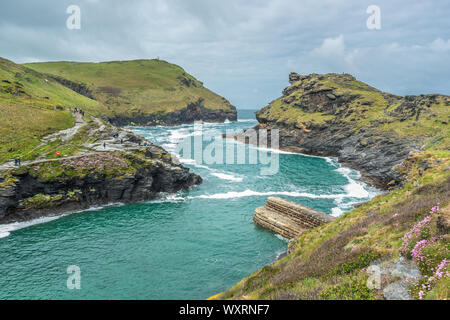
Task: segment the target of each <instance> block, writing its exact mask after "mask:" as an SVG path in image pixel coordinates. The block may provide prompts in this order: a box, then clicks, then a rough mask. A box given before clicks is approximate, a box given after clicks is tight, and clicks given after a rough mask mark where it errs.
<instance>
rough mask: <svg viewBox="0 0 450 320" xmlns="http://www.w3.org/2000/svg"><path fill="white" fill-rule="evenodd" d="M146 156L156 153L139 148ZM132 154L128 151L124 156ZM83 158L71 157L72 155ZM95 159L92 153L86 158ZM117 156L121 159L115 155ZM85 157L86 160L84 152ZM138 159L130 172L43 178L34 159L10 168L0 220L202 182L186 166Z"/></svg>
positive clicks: (139, 197) (147, 196) (145, 196)
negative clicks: (18, 167)
mask: <svg viewBox="0 0 450 320" xmlns="http://www.w3.org/2000/svg"><path fill="white" fill-rule="evenodd" d="M142 152H144V153H145V154H146V155H147V157H149V158H152V157H155V156H156V155H155V154H154V153H152V152H151V151H150V149H146V150H142ZM130 158H131V157H130V156H128V159H130ZM78 159H82V158H72V159H71V161H77V160H78ZM91 159H95V157H94V156H92V157H89V160H91ZM117 159H121V158H120V157H118V158H117ZM83 160H84V161H89V160H88V159H87V158H85V159H83ZM134 160H135V161H140V162H141V161H142V162H141V163H140V164H134V165H136V168H135V169H134V170H131V171H130V172H126V173H125V172H124V173H121V172H117V173H114V174H109V173H107V172H90V173H87V174H81V175H77V176H71V177H68V176H66V175H64V174H62V175H61V176H59V177H58V178H56V177H55V178H52V179H47V178H44V177H42V176H41V175H39V174H36V173H35V172H34V171H35V168H36V166H38V165H39V166H45V162H44V163H35V164H34V165H33V166H25V167H22V168H20V169H18V170H13V171H12V172H11V173H9V174H8V178H7V180H9V183H8V182H7V183H5V178H4V177H3V178H2V179H0V184H1V183H2V182H3V183H4V185H3V186H2V187H0V223H8V222H14V221H25V220H30V219H34V218H37V217H41V216H45V215H55V214H61V213H64V212H67V211H72V210H80V209H87V208H89V207H90V206H93V205H103V204H108V203H119V202H120V203H130V202H137V201H143V200H151V199H154V198H156V197H157V196H158V195H160V193H162V192H168V193H172V192H177V191H179V190H183V189H187V188H189V187H191V186H193V185H195V184H198V183H200V182H201V178H200V177H199V176H197V175H195V174H192V173H190V172H189V169H187V168H185V167H182V166H180V165H177V164H174V163H172V162H169V161H149V162H148V163H146V161H145V160H138V159H137V158H136V159H134Z"/></svg>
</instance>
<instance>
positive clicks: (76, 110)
mask: <svg viewBox="0 0 450 320" xmlns="http://www.w3.org/2000/svg"><path fill="white" fill-rule="evenodd" d="M73 113H74V114H75V113H79V114H81V115H82V116H83V117H84V111H83V110H81V109H78V108H75V109H74V110H73Z"/></svg>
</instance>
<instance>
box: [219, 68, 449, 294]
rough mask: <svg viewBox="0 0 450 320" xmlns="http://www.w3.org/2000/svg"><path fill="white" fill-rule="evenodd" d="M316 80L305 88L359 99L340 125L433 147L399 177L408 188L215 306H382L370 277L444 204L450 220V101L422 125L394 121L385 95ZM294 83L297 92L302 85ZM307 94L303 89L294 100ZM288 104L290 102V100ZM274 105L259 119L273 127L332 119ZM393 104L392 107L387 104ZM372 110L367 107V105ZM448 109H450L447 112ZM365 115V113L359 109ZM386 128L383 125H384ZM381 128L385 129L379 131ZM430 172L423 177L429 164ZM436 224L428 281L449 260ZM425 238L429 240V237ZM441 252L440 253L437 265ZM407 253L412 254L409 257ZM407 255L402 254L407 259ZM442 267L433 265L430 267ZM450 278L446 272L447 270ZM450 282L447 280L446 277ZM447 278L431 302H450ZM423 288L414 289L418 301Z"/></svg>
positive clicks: (338, 224)
mask: <svg viewBox="0 0 450 320" xmlns="http://www.w3.org/2000/svg"><path fill="white" fill-rule="evenodd" d="M319 77H320V76H319V75H313V76H312V77H311V78H310V79H308V80H307V81H315V82H316V83H317V82H320V83H322V84H323V87H325V88H333V90H334V91H333V92H334V93H337V94H352V95H354V94H358V95H359V97H358V98H357V99H356V100H353V101H352V103H351V104H350V105H349V106H348V107H349V108H351V109H353V110H354V112H353V116H351V117H349V118H342V119H340V121H347V122H349V123H350V122H351V124H352V126H353V127H354V130H358V128H361V127H364V126H374V127H375V128H376V130H378V131H379V133H380V134H383V132H386V131H391V130H392V131H395V132H396V133H397V134H398V135H399V136H400V137H405V136H425V137H427V138H428V139H427V140H428V141H427V144H426V145H425V148H424V150H423V151H420V152H419V151H417V152H415V153H414V155H412V156H411V158H409V159H408V160H406V161H405V162H404V163H403V164H402V165H401V166H400V167H399V168H398V170H400V171H403V172H405V173H407V180H406V182H405V184H404V186H403V187H401V188H399V189H392V190H390V191H389V193H388V194H386V195H380V196H377V197H376V198H374V199H373V200H372V201H370V202H368V203H365V204H364V205H362V206H360V207H358V208H356V209H354V210H352V211H351V212H348V213H346V214H344V215H343V216H342V217H340V218H339V219H337V220H336V221H334V222H332V223H330V224H327V225H324V226H321V227H319V228H316V229H314V230H309V231H307V232H305V233H304V234H302V235H301V236H300V237H298V238H297V239H295V240H294V241H293V242H292V243H291V244H290V246H291V249H292V253H291V254H290V255H288V256H287V257H285V258H283V259H281V260H280V261H277V262H275V263H274V264H273V265H271V266H266V267H264V268H262V269H261V270H259V271H257V272H255V273H254V274H252V275H250V276H249V277H247V278H245V279H243V280H242V281H240V282H239V283H238V284H236V285H235V286H234V287H233V288H231V289H229V290H228V291H226V292H224V293H221V294H218V295H216V296H214V297H213V298H215V299H377V298H382V293H381V292H380V291H377V290H370V289H368V288H367V286H366V280H367V278H368V275H367V273H366V272H363V271H364V268H366V267H367V266H368V265H369V264H370V263H371V262H373V261H376V260H386V261H389V260H396V259H398V257H399V255H400V254H401V251H402V243H403V240H402V238H403V236H404V235H405V233H406V232H408V231H409V230H411V229H412V227H413V226H414V224H416V223H417V222H418V221H420V220H422V219H423V218H424V217H425V216H426V215H427V214H428V212H429V211H430V209H431V207H432V206H434V205H436V204H437V203H440V205H441V210H440V214H441V215H444V214H445V215H447V216H448V215H450V204H449V201H450V191H449V186H450V135H449V126H448V124H446V122H447V121H448V119H449V115H450V114H449V106H448V97H445V96H440V97H439V98H438V100H437V103H435V104H434V105H432V106H430V112H428V113H425V115H424V116H422V117H420V118H419V120H418V121H415V120H414V119H413V120H408V119H407V120H403V121H400V120H398V119H396V118H393V117H390V116H389V115H388V114H387V112H385V111H386V110H387V111H388V112H389V111H391V110H394V109H395V107H397V106H398V105H400V103H401V102H402V99H403V98H401V97H395V96H392V95H388V94H384V93H382V92H380V91H378V90H376V89H374V88H372V87H370V86H368V85H366V84H364V83H362V82H359V81H356V80H354V79H351V77H343V76H341V75H334V74H332V75H326V77H321V78H322V79H319ZM298 84H299V83H298V82H297V83H294V84H293V85H294V86H295V85H298ZM302 94H304V91H303V89H301V88H299V89H297V90H295V91H293V92H292V93H291V94H290V95H291V96H295V97H296V98H298V97H300V98H301V96H302ZM284 98H286V97H284ZM284 98H280V99H277V100H275V101H273V102H272V103H271V104H270V105H269V106H267V107H266V108H264V109H262V110H261V111H260V116H262V117H263V118H266V119H268V120H269V121H276V122H279V121H281V122H284V123H286V122H288V123H293V122H297V123H299V124H300V125H301V124H304V125H307V124H308V123H310V122H323V121H325V120H329V119H332V118H333V117H335V116H334V115H329V114H324V113H321V112H316V113H308V112H305V111H303V110H302V109H300V108H296V107H294V106H293V105H290V104H287V103H285V102H284V101H283V99H284ZM388 100H389V101H388ZM363 102H368V103H369V104H364V105H363V104H362V103H363ZM446 103H447V105H446ZM363 108H364V109H367V111H365V112H362V111H361V109H363ZM380 120H385V121H382V122H385V123H381V124H380V123H379V121H380ZM377 124H379V125H377ZM424 163H426V164H427V165H428V166H429V168H428V169H426V170H424V166H423V164H424ZM436 219H437V217H436V216H434V217H433V219H432V222H431V223H430V230H429V233H428V234H427V237H428V239H430V238H432V237H438V240H437V241H436V244H435V245H434V247H433V246H432V247H431V248H429V249H427V250H429V251H430V253H429V255H428V256H427V259H428V258H429V259H430V261H431V262H430V261H427V263H423V264H419V269H420V270H421V272H422V274H423V275H425V276H427V275H432V274H433V273H434V272H435V270H436V266H437V264H438V263H439V262H440V261H442V259H443V258H446V259H449V260H450V255H449V241H448V240H449V237H448V234H447V235H444V236H442V235H439V232H438V230H437V228H436ZM424 236H425V235H424ZM437 250H440V251H439V252H440V253H439V254H438V255H437V257H436V256H435V254H436V252H438V251H437ZM408 252H409V251H408ZM408 252H403V254H407V253H408ZM433 259H434V260H436V261H434V262H433V261H432V260H433ZM447 270H448V269H447ZM444 274H445V273H444ZM449 283H450V281H449V278H448V276H447V277H445V276H444V277H443V278H441V279H439V280H437V281H435V282H433V284H432V285H431V291H429V292H428V291H426V290H425V291H426V294H425V296H424V297H425V298H428V299H448V298H449ZM419 291H420V288H417V287H412V288H411V293H412V294H413V297H415V298H418V292H419Z"/></svg>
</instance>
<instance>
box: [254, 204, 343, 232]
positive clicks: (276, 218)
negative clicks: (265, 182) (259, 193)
mask: <svg viewBox="0 0 450 320" xmlns="http://www.w3.org/2000/svg"><path fill="white" fill-rule="evenodd" d="M334 219H335V218H334V217H332V216H330V215H327V214H326V213H323V212H320V211H317V210H313V209H311V208H308V207H305V206H303V205H301V204H298V203H295V202H292V201H288V200H285V199H282V198H278V197H270V198H268V199H267V203H266V205H265V206H264V207H259V208H256V210H255V214H254V216H253V221H254V222H255V223H256V224H257V225H259V226H261V227H263V228H265V229H269V230H272V231H274V232H276V233H278V234H280V235H282V236H283V237H285V238H288V239H292V238H295V237H297V236H299V235H300V234H301V233H302V232H303V231H305V230H307V229H312V228H315V227H318V226H320V225H322V224H324V223H328V222H331V221H333V220H334Z"/></svg>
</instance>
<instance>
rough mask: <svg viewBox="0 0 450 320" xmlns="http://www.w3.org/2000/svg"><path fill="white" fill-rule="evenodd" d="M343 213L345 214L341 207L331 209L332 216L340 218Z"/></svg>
mask: <svg viewBox="0 0 450 320" xmlns="http://www.w3.org/2000/svg"><path fill="white" fill-rule="evenodd" d="M343 213H344V211H342V209H341V208H339V207H335V208H333V209H331V215H332V216H333V217H340V216H341V215H342V214H343Z"/></svg>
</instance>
